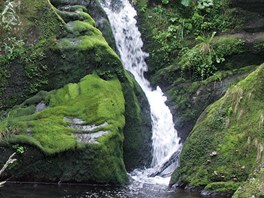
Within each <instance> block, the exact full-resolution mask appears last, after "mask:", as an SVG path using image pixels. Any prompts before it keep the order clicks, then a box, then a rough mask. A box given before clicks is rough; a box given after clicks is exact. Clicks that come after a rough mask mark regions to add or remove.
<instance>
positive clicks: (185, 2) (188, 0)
mask: <svg viewBox="0 0 264 198" xmlns="http://www.w3.org/2000/svg"><path fill="white" fill-rule="evenodd" d="M191 2H192V0H181V4H182V5H184V6H186V7H187V6H189V5H190V4H191Z"/></svg>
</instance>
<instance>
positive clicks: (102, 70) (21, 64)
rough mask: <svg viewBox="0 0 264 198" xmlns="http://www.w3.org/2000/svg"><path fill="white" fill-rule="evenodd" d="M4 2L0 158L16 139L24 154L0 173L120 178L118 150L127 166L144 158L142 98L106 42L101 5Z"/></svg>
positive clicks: (147, 136)
mask: <svg viewBox="0 0 264 198" xmlns="http://www.w3.org/2000/svg"><path fill="white" fill-rule="evenodd" d="M11 4H12V6H13V7H14V9H13V10H12V9H9V8H8V2H3V1H1V5H0V6H1V8H2V9H1V10H3V8H8V9H7V11H8V12H10V13H9V14H12V15H13V16H14V17H15V19H16V21H17V23H6V24H4V25H5V26H3V25H2V26H1V29H0V31H1V36H0V37H1V42H2V44H1V46H5V47H3V48H1V52H0V53H1V55H2V56H1V58H0V75H1V80H0V88H1V89H0V91H1V94H0V95H1V96H0V108H1V110H2V112H1V124H0V125H1V130H0V131H1V132H0V134H1V138H0V140H1V153H5V154H4V155H1V160H0V163H1V164H2V163H4V162H5V160H6V158H7V157H8V154H9V153H10V152H12V151H14V150H16V148H17V146H19V148H24V149H23V150H24V152H23V154H21V155H19V156H17V158H19V160H18V163H17V164H16V166H14V167H13V168H12V169H10V171H8V172H6V175H4V176H2V177H3V179H5V178H6V177H10V176H11V179H13V180H21V181H68V182H70V181H72V182H89V183H124V182H126V181H127V175H126V168H125V165H124V160H123V155H124V156H125V157H124V159H125V163H126V166H127V167H128V168H131V167H140V166H145V165H146V164H148V163H149V161H148V159H149V156H150V152H151V126H150V114H149V106H148V102H147V100H146V97H145V95H144V93H143V92H142V90H141V89H140V88H139V86H138V85H137V83H136V82H135V80H134V79H133V78H132V77H131V76H129V74H127V73H126V72H125V71H124V69H123V67H122V63H121V61H120V59H119V57H118V56H117V54H116V53H115V51H114V50H113V49H112V48H111V47H110V46H109V44H110V45H111V46H113V48H114V41H113V36H112V33H111V28H110V26H109V23H108V20H107V17H106V16H105V13H104V12H103V10H102V9H101V7H100V5H99V3H98V2H97V1H80V0H76V1H64V0H53V1H48V0H41V1H35V0H25V1H19V0H17V1H12V2H11ZM28 5H30V6H28ZM9 6H10V5H9ZM90 14H91V15H90ZM93 17H94V18H93ZM1 19H2V20H3V18H1ZM94 19H96V21H95V20H94ZM98 28H100V30H102V32H103V33H101V31H100V30H99V29H98ZM105 37H106V39H105ZM107 41H108V42H109V43H108V42H107ZM87 75H88V76H87ZM85 76H86V77H85ZM82 78H83V79H82ZM80 79H82V80H81V81H80ZM69 83H75V84H69ZM40 90H45V91H41V92H39V91H40ZM51 90H53V91H51ZM36 93H37V94H36ZM108 95H109V96H108ZM31 96H33V97H31ZM28 98H29V99H28ZM25 99H27V100H25ZM23 101H24V103H23V104H22V105H20V106H17V107H13V106H14V105H17V104H21V103H22V102H23ZM12 107H13V108H12ZM8 108H9V110H7V109H8ZM135 109H136V111H135ZM131 123H133V127H131ZM123 132H124V133H123ZM131 137H133V138H134V139H133V141H134V144H133V145H131V144H130V142H129V141H130V138H131ZM123 143H124V148H123ZM123 150H124V151H125V152H123ZM128 150H129V153H128ZM141 150H144V151H145V153H144V154H142V152H141ZM127 156H130V159H129V158H128V157H127ZM40 170H42V172H40Z"/></svg>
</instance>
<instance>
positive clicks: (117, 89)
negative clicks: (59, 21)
mask: <svg viewBox="0 0 264 198" xmlns="http://www.w3.org/2000/svg"><path fill="white" fill-rule="evenodd" d="M40 101H44V102H45V103H46V106H47V107H48V108H45V109H43V110H42V111H40V112H36V111H35V105H34V104H36V103H38V102H40ZM124 113H125V101H124V96H123V93H122V87H121V84H120V82H119V81H118V80H117V79H113V80H111V81H105V80H103V79H101V78H99V77H98V76H97V75H95V74H93V75H88V76H86V77H84V78H83V79H81V81H80V82H79V83H78V84H68V85H66V86H64V87H63V88H61V89H58V90H53V91H51V92H40V93H39V94H38V95H37V96H35V97H34V98H31V99H28V100H27V101H25V102H24V103H23V105H20V106H16V107H14V108H13V109H12V110H11V111H9V112H8V114H7V117H6V118H5V119H3V120H2V121H1V123H0V134H1V135H2V137H1V144H4V145H6V146H7V145H8V144H11V145H14V144H19V145H25V147H30V146H31V147H32V146H33V147H34V148H38V149H39V150H41V151H42V152H43V153H44V154H45V155H47V156H48V158H50V160H51V161H53V162H54V163H55V164H54V165H55V166H57V165H58V164H60V163H62V161H63V160H68V159H67V157H66V156H65V155H67V154H66V153H69V152H73V154H72V155H75V157H77V158H79V160H80V162H79V163H80V166H83V163H84V162H83V160H84V158H86V157H87V156H83V157H82V156H81V155H80V156H79V153H85V155H91V159H90V160H92V162H91V163H90V167H89V168H88V167H85V169H87V168H88V169H89V171H84V172H89V174H87V175H83V174H81V173H73V172H74V171H76V170H71V172H69V173H68V174H69V175H70V176H69V177H66V176H65V178H62V179H64V180H75V181H76V180H77V181H79V180H80V181H85V180H88V181H90V182H91V181H94V182H99V183H107V182H110V183H123V182H125V181H126V180H127V175H126V171H125V166H124V162H123V148H122V142H123V139H124V137H123V133H122V130H123V127H124V125H125V117H124ZM65 118H78V119H81V120H83V121H84V123H83V124H86V125H93V124H95V125H100V124H102V123H107V125H104V126H101V127H99V128H98V129H96V130H94V131H92V132H90V133H93V132H96V131H100V130H101V131H109V133H108V134H105V135H103V136H101V137H99V138H98V140H97V141H98V144H97V143H94V144H90V143H85V142H81V141H78V140H77V139H76V137H75V136H73V134H76V133H78V134H79V133H87V132H84V131H79V130H77V129H74V128H71V127H70V126H71V124H72V123H71V122H69V121H67V120H65ZM87 147H89V149H88V150H87ZM86 150H87V151H89V152H87V151H86ZM63 153H64V154H63ZM56 155H63V156H64V157H65V158H64V159H58V158H57V157H55V158H54V157H53V156H56ZM21 160H22V161H21V162H20V163H19V165H18V166H17V167H16V168H18V170H19V171H18V172H19V174H30V173H28V170H25V169H24V168H21V170H20V168H19V167H20V166H22V165H23V164H24V163H27V162H26V161H24V160H26V158H23V159H21ZM42 160H43V159H42ZM59 160H62V161H61V162H60V161H59ZM43 163H44V164H45V162H43ZM76 163H77V162H76ZM47 166H49V165H47ZM77 167H78V168H79V166H77ZM16 168H15V170H16ZM78 168H76V169H78ZM81 168H84V167H81ZM46 169H50V167H47V168H45V170H46ZM58 169H59V170H60V169H61V167H60V168H58ZM31 171H36V170H35V169H33V170H31ZM80 171H82V170H81V169H80ZM53 174H54V172H51V173H47V175H46V176H43V175H41V176H33V177H34V178H40V177H44V178H46V179H47V180H50V179H51V176H52V175H53ZM17 177H18V178H20V177H19V175H18V176H17ZM78 177H80V178H78Z"/></svg>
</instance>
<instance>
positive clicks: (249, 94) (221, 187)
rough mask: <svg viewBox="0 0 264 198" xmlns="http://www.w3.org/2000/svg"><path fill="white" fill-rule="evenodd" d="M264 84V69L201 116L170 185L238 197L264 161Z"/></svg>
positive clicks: (184, 148)
mask: <svg viewBox="0 0 264 198" xmlns="http://www.w3.org/2000/svg"><path fill="white" fill-rule="evenodd" d="M263 80H264V64H262V65H261V66H259V67H258V68H257V69H256V70H255V71H254V72H252V73H251V74H249V75H248V76H247V77H246V78H245V79H244V80H241V81H240V82H239V83H238V84H236V85H235V86H232V87H231V88H229V89H228V91H227V93H226V94H225V95H224V96H223V97H222V98H221V99H220V100H218V101H216V102H215V103H213V104H212V105H210V106H209V107H208V108H207V109H206V110H205V111H204V112H203V113H202V115H201V116H200V118H199V119H198V121H197V123H196V125H195V127H194V129H193V130H192V132H191V134H190V136H189V137H188V138H187V140H186V142H185V145H184V147H183V150H182V153H181V156H180V163H181V165H180V167H179V168H178V169H177V170H176V171H175V172H174V174H173V176H172V178H171V182H170V183H171V185H172V184H175V183H177V184H178V185H179V186H181V187H184V186H186V185H191V186H195V187H198V188H202V189H205V190H210V191H213V192H218V193H222V192H224V193H234V192H235V191H236V189H237V188H238V187H239V186H240V185H241V184H242V183H243V182H245V181H246V179H247V178H248V176H249V174H250V173H252V172H253V170H254V169H255V168H256V167H257V166H258V165H260V164H262V163H263V162H264V153H263V144H264V137H263V127H264V123H263V115H264V114H263V113H264V106H263V96H264V89H263V84H264V81H263ZM262 184H263V182H262Z"/></svg>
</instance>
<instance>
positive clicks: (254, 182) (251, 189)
mask: <svg viewBox="0 0 264 198" xmlns="http://www.w3.org/2000/svg"><path fill="white" fill-rule="evenodd" d="M262 196H264V169H263V168H260V169H259V170H255V171H254V172H253V173H252V174H251V175H250V176H249V178H248V179H247V181H246V182H244V183H243V184H242V185H241V187H239V188H238V189H237V191H236V192H235V194H234V195H233V197H234V198H238V197H262Z"/></svg>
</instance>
